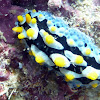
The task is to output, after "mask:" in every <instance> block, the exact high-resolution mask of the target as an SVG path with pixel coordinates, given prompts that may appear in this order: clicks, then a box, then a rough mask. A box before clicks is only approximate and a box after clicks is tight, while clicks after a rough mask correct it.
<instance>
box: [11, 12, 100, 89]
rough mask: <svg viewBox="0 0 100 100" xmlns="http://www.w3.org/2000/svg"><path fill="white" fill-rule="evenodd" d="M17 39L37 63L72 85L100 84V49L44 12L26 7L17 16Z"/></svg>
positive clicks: (85, 37)
mask: <svg viewBox="0 0 100 100" xmlns="http://www.w3.org/2000/svg"><path fill="white" fill-rule="evenodd" d="M17 19H18V21H17V22H16V23H15V25H16V27H14V28H13V29H12V30H13V31H15V32H18V33H19V34H18V38H19V39H22V40H23V41H24V42H25V45H27V47H28V48H29V50H28V52H29V54H31V56H32V57H34V58H35V61H36V62H37V63H39V64H40V65H43V64H45V65H47V66H50V67H51V68H52V69H54V70H55V71H56V72H59V73H61V75H62V76H63V77H64V78H65V81H66V82H68V84H69V85H70V86H72V87H75V88H76V87H77V88H78V87H80V86H92V87H97V86H98V85H99V83H100V68H99V67H100V49H99V48H98V47H97V46H96V45H95V44H94V42H93V39H91V38H90V37H89V36H87V35H86V34H85V33H83V32H81V31H80V30H78V29H77V28H70V27H69V26H68V24H66V23H65V22H64V21H63V20H62V19H60V18H57V17H54V16H53V15H52V14H51V13H48V12H46V11H38V12H36V10H27V11H26V12H25V13H23V14H22V15H19V16H18V17H17Z"/></svg>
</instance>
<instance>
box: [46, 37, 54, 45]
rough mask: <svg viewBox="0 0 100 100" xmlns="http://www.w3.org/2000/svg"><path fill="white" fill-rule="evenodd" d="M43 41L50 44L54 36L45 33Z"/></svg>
mask: <svg viewBox="0 0 100 100" xmlns="http://www.w3.org/2000/svg"><path fill="white" fill-rule="evenodd" d="M45 41H46V43H47V44H52V43H54V37H53V36H52V35H46V37H45Z"/></svg>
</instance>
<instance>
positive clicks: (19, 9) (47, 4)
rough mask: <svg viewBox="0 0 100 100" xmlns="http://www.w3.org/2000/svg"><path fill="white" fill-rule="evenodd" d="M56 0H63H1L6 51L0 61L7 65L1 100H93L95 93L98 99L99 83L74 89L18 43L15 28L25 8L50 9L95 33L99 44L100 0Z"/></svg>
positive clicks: (0, 37) (0, 38)
mask: <svg viewBox="0 0 100 100" xmlns="http://www.w3.org/2000/svg"><path fill="white" fill-rule="evenodd" d="M57 1H60V2H59V3H57V2H55V0H0V23H2V24H0V30H1V31H0V44H1V45H0V54H3V60H2V59H1V58H2V57H0V62H3V65H4V67H3V68H2V67H0V76H1V77H0V93H1V96H0V100H7V99H11V100H16V99H21V100H25V99H28V100H31V99H32V100H34V99H35V100H39V99H40V100H44V99H45V100H59V99H62V100H68V99H71V100H82V99H85V100H88V99H90V100H92V97H95V100H97V99H98V98H100V95H99V94H100V93H99V87H98V88H95V89H84V88H83V89H79V90H71V89H70V88H69V86H68V85H67V83H65V82H64V80H63V78H62V77H60V76H56V75H55V74H54V72H52V71H51V72H49V71H48V69H47V68H45V67H42V66H39V65H38V64H36V63H35V62H34V61H33V60H32V59H31V58H30V56H28V54H27V52H26V51H25V49H24V45H22V44H20V43H19V40H18V39H17V34H16V33H14V32H13V31H12V27H14V25H15V22H16V21H17V16H18V15H21V14H22V13H23V12H24V9H26V8H28V9H34V8H35V9H36V10H44V11H46V10H47V11H49V12H51V13H53V14H54V15H55V16H57V17H61V18H63V19H64V20H65V21H66V23H68V24H69V26H72V27H77V28H78V29H80V30H81V31H83V32H85V33H86V34H87V35H89V36H90V37H93V38H94V40H95V42H96V44H97V45H98V46H100V39H99V34H100V31H99V30H100V20H99V15H100V14H99V13H100V7H99V6H100V2H99V0H89V1H88V2H86V1H87V0H75V2H73V0H57ZM52 5H53V6H52ZM89 9H90V10H89ZM20 42H22V41H20ZM8 43H10V44H8ZM4 46H5V47H4ZM9 50H10V51H11V53H9V55H8V56H5V55H6V52H4V51H7V52H8V51H9ZM10 51H9V52H10ZM0 66H1V63H0ZM1 73H3V75H4V76H2V75H1ZM5 90H6V91H5Z"/></svg>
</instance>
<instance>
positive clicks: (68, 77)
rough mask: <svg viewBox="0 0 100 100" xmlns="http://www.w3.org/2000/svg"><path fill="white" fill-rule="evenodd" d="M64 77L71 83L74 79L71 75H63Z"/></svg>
mask: <svg viewBox="0 0 100 100" xmlns="http://www.w3.org/2000/svg"><path fill="white" fill-rule="evenodd" d="M65 76H66V78H67V79H68V80H69V81H71V80H73V79H74V78H75V77H74V75H72V74H65Z"/></svg>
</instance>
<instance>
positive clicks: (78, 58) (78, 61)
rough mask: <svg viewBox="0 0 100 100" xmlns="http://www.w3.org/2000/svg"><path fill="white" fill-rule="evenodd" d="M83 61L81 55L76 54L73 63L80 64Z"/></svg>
mask: <svg viewBox="0 0 100 100" xmlns="http://www.w3.org/2000/svg"><path fill="white" fill-rule="evenodd" d="M83 61H84V59H83V57H82V56H80V55H78V56H77V57H76V59H75V63H76V64H82V63H83Z"/></svg>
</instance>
